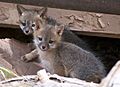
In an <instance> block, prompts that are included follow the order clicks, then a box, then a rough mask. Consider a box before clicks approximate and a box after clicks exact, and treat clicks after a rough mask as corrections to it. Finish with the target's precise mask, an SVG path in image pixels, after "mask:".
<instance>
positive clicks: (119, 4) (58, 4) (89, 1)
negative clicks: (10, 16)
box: [0, 0, 120, 14]
mask: <svg viewBox="0 0 120 87" xmlns="http://www.w3.org/2000/svg"><path fill="white" fill-rule="evenodd" d="M0 1H3V2H10V3H19V4H28V5H36V6H48V7H52V8H61V9H69V10H79V11H92V12H102V13H111V14H120V0H0Z"/></svg>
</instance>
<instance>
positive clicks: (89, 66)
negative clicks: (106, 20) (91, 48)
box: [33, 17, 105, 82]
mask: <svg viewBox="0 0 120 87" xmlns="http://www.w3.org/2000/svg"><path fill="white" fill-rule="evenodd" d="M51 22H52V21H51ZM64 29H65V28H64V26H62V25H59V24H58V23H57V22H54V23H53V22H52V23H48V21H41V19H40V17H36V19H35V31H34V33H33V36H34V43H35V45H36V48H37V50H38V53H39V59H40V60H41V64H42V66H43V67H44V68H45V69H47V70H48V71H49V72H50V73H57V74H59V75H63V76H70V77H76V78H79V79H82V80H86V81H93V82H99V81H100V80H101V79H102V78H103V77H104V76H105V69H104V66H103V64H102V63H101V62H100V61H99V60H98V59H97V58H96V57H95V56H94V55H93V54H92V53H90V52H88V51H85V50H83V49H82V48H80V47H78V46H76V45H74V44H72V43H68V42H64V41H61V38H62V34H63V32H64Z"/></svg>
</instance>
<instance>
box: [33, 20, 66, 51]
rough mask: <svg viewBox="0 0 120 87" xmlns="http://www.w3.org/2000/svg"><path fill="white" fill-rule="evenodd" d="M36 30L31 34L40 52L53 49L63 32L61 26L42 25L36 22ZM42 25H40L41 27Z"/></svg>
mask: <svg viewBox="0 0 120 87" xmlns="http://www.w3.org/2000/svg"><path fill="white" fill-rule="evenodd" d="M35 24H36V25H35V26H36V28H35V31H34V33H33V36H34V43H35V45H36V46H37V47H38V48H39V49H40V50H41V51H50V50H52V49H55V48H56V47H57V46H58V45H59V42H60V41H61V37H62V33H63V30H64V26H63V25H57V24H56V25H52V24H44V23H41V21H40V20H39V19H38V20H36V23H35ZM41 24H42V25H41Z"/></svg>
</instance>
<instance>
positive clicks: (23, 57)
mask: <svg viewBox="0 0 120 87" xmlns="http://www.w3.org/2000/svg"><path fill="white" fill-rule="evenodd" d="M21 60H22V61H24V62H29V60H28V59H27V58H26V56H25V55H24V56H22V57H21Z"/></svg>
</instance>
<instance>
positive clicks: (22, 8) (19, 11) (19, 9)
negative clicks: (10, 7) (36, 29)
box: [16, 4, 27, 16]
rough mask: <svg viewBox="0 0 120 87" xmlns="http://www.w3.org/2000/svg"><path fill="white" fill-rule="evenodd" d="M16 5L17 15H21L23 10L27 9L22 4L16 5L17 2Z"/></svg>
mask: <svg viewBox="0 0 120 87" xmlns="http://www.w3.org/2000/svg"><path fill="white" fill-rule="evenodd" d="M16 7H17V11H18V14H19V16H21V15H22V13H23V12H25V11H26V10H27V9H26V8H24V7H23V6H21V5H18V4H17V6H16Z"/></svg>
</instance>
